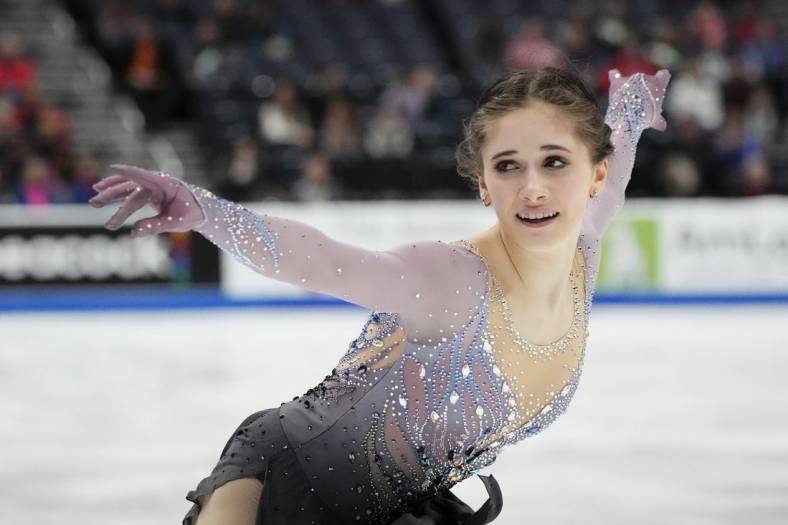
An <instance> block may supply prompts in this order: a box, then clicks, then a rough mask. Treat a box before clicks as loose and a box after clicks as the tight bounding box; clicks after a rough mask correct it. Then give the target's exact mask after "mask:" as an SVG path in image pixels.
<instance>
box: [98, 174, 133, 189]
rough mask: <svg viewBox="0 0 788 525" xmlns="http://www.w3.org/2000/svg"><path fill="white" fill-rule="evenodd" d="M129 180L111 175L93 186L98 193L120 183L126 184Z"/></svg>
mask: <svg viewBox="0 0 788 525" xmlns="http://www.w3.org/2000/svg"><path fill="white" fill-rule="evenodd" d="M126 180H127V179H126V177H121V176H120V175H110V176H109V177H107V178H105V179H101V180H100V181H98V182H97V183H95V184H94V185H93V189H94V190H96V191H101V190H105V189H107V188H109V187H110V186H113V185H115V184H118V183H120V182H125V181H126Z"/></svg>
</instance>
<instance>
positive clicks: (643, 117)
mask: <svg viewBox="0 0 788 525" xmlns="http://www.w3.org/2000/svg"><path fill="white" fill-rule="evenodd" d="M608 75H609V77H610V91H609V93H610V95H609V103H608V108H607V113H606V114H605V123H607V125H608V126H610V128H611V129H612V136H611V140H612V142H613V146H614V148H615V151H614V153H613V154H612V155H611V156H610V159H609V161H608V170H607V177H606V179H605V183H604V185H603V186H602V190H601V191H600V192H599V194H598V195H597V196H596V197H595V198H594V199H591V200H590V201H589V203H588V209H587V210H586V215H585V217H584V219H583V225H582V228H581V233H580V246H581V247H582V248H583V251H584V255H585V259H586V269H587V274H588V277H589V279H590V282H589V283H588V284H589V289H590V290H591V291H593V289H594V284H595V281H596V274H597V271H598V269H599V268H598V267H599V256H600V246H599V244H600V241H601V238H602V235H603V234H604V233H605V230H606V229H607V227H608V225H609V224H610V221H611V220H612V218H613V217H614V216H615V215H616V213H618V211H619V210H620V209H621V207H622V206H623V204H624V193H625V191H626V187H627V184H629V180H630V177H631V176H632V167H633V165H634V163H635V151H636V149H637V143H638V140H639V139H640V135H641V133H642V132H643V131H644V130H645V129H648V128H654V129H657V130H660V131H664V130H665V127H666V125H667V124H666V122H665V119H664V118H663V117H662V114H661V113H662V102H663V99H664V95H665V88H666V87H667V85H668V82H669V81H670V73H669V72H668V71H667V70H665V69H662V70H660V71H658V72H657V73H656V75H644V74H643V73H635V74H634V75H631V76H629V77H624V76H622V75H621V74H620V73H619V72H618V70H617V69H611V70H610V71H609V72H608Z"/></svg>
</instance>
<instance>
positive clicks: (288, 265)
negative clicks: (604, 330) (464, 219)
mask: <svg viewBox="0 0 788 525" xmlns="http://www.w3.org/2000/svg"><path fill="white" fill-rule="evenodd" d="M188 187H189V189H190V190H191V191H192V193H193V194H194V196H195V198H196V199H197V202H198V203H199V204H200V206H201V208H202V210H203V213H204V214H205V221H204V222H203V223H201V224H200V225H198V226H196V227H194V228H193V229H194V230H195V231H197V232H199V233H201V234H202V235H203V236H204V237H206V238H207V239H208V240H210V241H211V242H213V243H214V244H216V245H217V246H218V247H219V248H221V249H222V250H224V251H226V252H228V253H229V254H231V255H232V256H233V257H234V258H235V259H236V260H237V261H239V262H241V263H243V264H244V265H246V266H248V267H249V268H251V269H253V270H255V271H256V272H258V273H260V274H262V275H264V276H266V277H270V278H273V279H276V280H279V281H284V282H287V283H291V284H294V285H297V286H300V287H301V288H304V289H307V290H310V291H313V292H317V293H322V294H327V295H331V296H334V297H337V298H340V299H343V300H346V301H348V302H351V303H353V304H357V305H360V306H363V307H366V308H370V309H372V310H375V311H384V312H393V313H398V314H399V317H400V320H401V322H402V323H403V326H404V327H405V328H406V331H407V332H408V336H409V338H410V337H411V336H412V337H414V338H416V339H419V340H420V339H421V338H428V337H429V338H432V337H440V336H441V334H442V333H445V332H448V331H452V330H453V329H454V328H457V327H459V326H460V325H462V324H463V323H465V322H466V321H467V319H469V315H471V314H473V313H474V312H475V311H476V309H477V308H478V306H479V303H480V301H481V300H482V297H483V295H484V292H485V285H486V282H487V281H486V277H485V271H484V266H483V263H482V262H481V261H479V260H478V258H477V257H475V256H474V255H473V254H472V253H469V252H468V251H467V250H463V249H461V248H458V247H456V246H453V245H451V244H449V243H444V242H442V241H419V242H412V243H408V244H403V245H400V246H396V247H393V248H392V249H389V250H385V251H373V250H367V249H364V248H361V247H358V246H354V245H351V244H347V243H344V242H340V241H338V240H335V239H332V238H330V237H328V236H327V235H325V234H324V233H322V232H321V231H319V230H317V229H316V228H313V227H311V226H309V225H307V224H304V223H302V222H299V221H295V220H291V219H286V218H280V217H274V216H270V215H267V214H263V215H258V214H255V213H254V212H252V211H251V210H249V209H247V208H245V207H244V206H242V205H240V204H237V203H234V202H231V201H228V200H225V199H222V198H220V197H217V196H216V195H214V194H212V193H210V192H208V191H206V190H204V189H202V188H200V187H198V186H194V185H191V184H188Z"/></svg>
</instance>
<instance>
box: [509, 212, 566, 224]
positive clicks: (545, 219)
mask: <svg viewBox="0 0 788 525" xmlns="http://www.w3.org/2000/svg"><path fill="white" fill-rule="evenodd" d="M558 215H559V212H555V213H554V214H553V215H551V216H549V217H542V218H541V219H525V218H522V217H520V216H519V215H517V214H515V217H517V220H519V221H520V222H524V223H526V224H542V223H545V222H550V221H552V220H553V219H555V218H556V217H558Z"/></svg>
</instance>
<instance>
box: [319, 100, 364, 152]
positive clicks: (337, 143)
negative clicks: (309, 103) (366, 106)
mask: <svg viewBox="0 0 788 525" xmlns="http://www.w3.org/2000/svg"><path fill="white" fill-rule="evenodd" d="M319 148H320V151H321V152H322V153H323V154H325V155H326V156H327V157H328V158H329V159H331V160H335V159H342V158H344V159H348V158H355V157H358V156H359V154H360V153H361V151H360V150H361V132H360V129H359V126H358V118H357V115H356V111H355V109H354V108H353V106H352V105H351V103H350V101H349V100H348V99H347V98H345V97H339V98H335V99H333V100H332V101H331V102H330V103H329V105H328V110H327V111H326V115H325V118H324V119H323V125H322V127H321V128H320V136H319Z"/></svg>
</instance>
